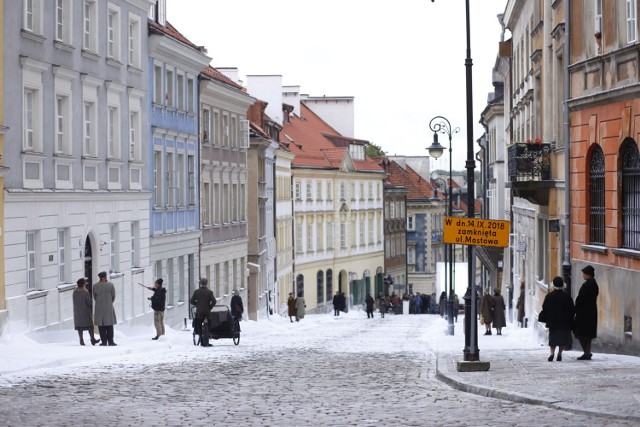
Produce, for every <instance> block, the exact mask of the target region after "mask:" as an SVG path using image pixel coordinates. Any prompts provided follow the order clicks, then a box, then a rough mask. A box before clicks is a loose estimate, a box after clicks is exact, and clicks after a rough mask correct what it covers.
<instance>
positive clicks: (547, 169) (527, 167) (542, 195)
mask: <svg viewBox="0 0 640 427" xmlns="http://www.w3.org/2000/svg"><path fill="white" fill-rule="evenodd" d="M508 156H509V181H510V182H509V184H508V185H509V186H510V187H511V191H512V193H513V195H514V196H516V197H522V198H524V199H527V200H529V201H530V202H531V203H535V204H536V205H543V206H545V205H548V204H549V190H550V189H551V188H553V187H554V185H555V184H554V181H553V180H552V179H551V143H550V142H532V143H516V144H513V145H511V146H510V147H508Z"/></svg>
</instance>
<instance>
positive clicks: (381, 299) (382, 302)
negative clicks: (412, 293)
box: [378, 292, 389, 318]
mask: <svg viewBox="0 0 640 427" xmlns="http://www.w3.org/2000/svg"><path fill="white" fill-rule="evenodd" d="M387 298H389V297H387ZM378 310H380V318H384V314H385V313H386V312H387V305H386V303H385V296H384V295H382V292H380V294H379V295H378Z"/></svg>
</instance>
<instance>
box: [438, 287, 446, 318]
mask: <svg viewBox="0 0 640 427" xmlns="http://www.w3.org/2000/svg"><path fill="white" fill-rule="evenodd" d="M446 305H447V294H446V292H445V291H442V293H441V294H440V299H439V300H438V309H439V310H440V317H444V314H445V313H446V311H447V310H446V308H447V307H446Z"/></svg>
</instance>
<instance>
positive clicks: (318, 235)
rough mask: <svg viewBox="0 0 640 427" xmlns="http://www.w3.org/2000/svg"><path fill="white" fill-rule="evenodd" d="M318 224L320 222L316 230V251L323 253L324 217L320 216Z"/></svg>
mask: <svg viewBox="0 0 640 427" xmlns="http://www.w3.org/2000/svg"><path fill="white" fill-rule="evenodd" d="M317 222H318V228H317V229H316V251H318V252H319V251H322V238H323V237H324V236H323V235H322V223H323V217H322V216H320V217H318V218H317Z"/></svg>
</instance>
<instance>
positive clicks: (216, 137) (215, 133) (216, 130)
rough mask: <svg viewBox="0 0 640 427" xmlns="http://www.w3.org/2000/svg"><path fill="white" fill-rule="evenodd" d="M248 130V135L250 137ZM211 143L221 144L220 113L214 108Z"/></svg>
mask: <svg viewBox="0 0 640 427" xmlns="http://www.w3.org/2000/svg"><path fill="white" fill-rule="evenodd" d="M248 135H249V134H248V132H247V137H248ZM209 137H210V138H211V143H212V144H213V145H216V144H220V113H219V112H218V111H216V110H213V114H212V116H211V135H210V136H209Z"/></svg>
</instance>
